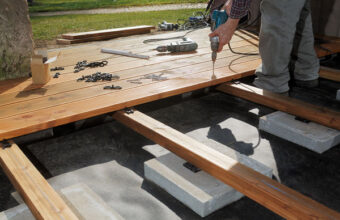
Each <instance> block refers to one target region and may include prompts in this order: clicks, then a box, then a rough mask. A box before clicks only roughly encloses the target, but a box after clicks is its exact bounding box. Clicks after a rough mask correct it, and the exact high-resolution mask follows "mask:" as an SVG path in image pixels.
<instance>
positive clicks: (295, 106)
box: [217, 83, 340, 130]
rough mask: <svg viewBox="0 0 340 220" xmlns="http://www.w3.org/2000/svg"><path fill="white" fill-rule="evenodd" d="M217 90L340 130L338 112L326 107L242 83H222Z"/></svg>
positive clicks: (339, 114) (339, 115) (339, 113)
mask: <svg viewBox="0 0 340 220" xmlns="http://www.w3.org/2000/svg"><path fill="white" fill-rule="evenodd" d="M217 90H219V91H221V92H225V93H228V94H230V95H234V96H237V97H240V98H243V99H246V100H249V101H251V102H255V103H258V104H261V105H265V106H268V107H270V108H273V109H276V110H279V111H283V112H287V113H289V114H292V115H296V116H299V117H302V118H304V119H308V120H310V121H313V122H316V123H319V124H322V125H325V126H327V127H330V128H335V129H338V130H340V112H337V111H333V110H331V109H328V108H324V107H320V106H316V105H312V104H309V103H306V102H303V101H300V100H297V99H294V98H291V97H286V96H283V95H280V94H276V93H273V92H269V91H266V90H263V89H259V88H256V87H254V86H250V85H246V84H243V83H238V84H232V83H224V84H222V85H220V86H218V87H217Z"/></svg>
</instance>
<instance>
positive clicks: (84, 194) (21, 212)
mask: <svg viewBox="0 0 340 220" xmlns="http://www.w3.org/2000/svg"><path fill="white" fill-rule="evenodd" d="M60 194H61V196H62V197H63V200H64V201H65V202H66V203H67V205H68V206H69V207H70V208H71V209H72V211H73V212H74V213H75V214H76V215H77V216H78V217H80V219H82V220H93V219H101V220H124V218H123V217H121V216H120V215H119V214H118V213H117V212H116V211H114V210H113V209H112V208H111V207H110V206H108V205H107V204H106V203H105V202H104V200H103V199H102V198H100V197H99V196H98V195H97V194H96V193H95V192H93V191H92V190H91V189H90V188H89V187H88V186H87V185H85V184H83V183H79V184H75V185H72V186H70V187H66V188H63V189H61V192H60ZM12 196H13V197H15V198H16V199H17V200H19V201H21V200H22V199H21V197H20V195H19V194H18V193H15V194H12ZM22 219H25V220H34V219H35V218H34V217H33V215H32V213H31V211H30V210H29V208H28V207H27V205H26V204H25V203H22V204H20V205H19V206H16V207H14V208H11V209H9V210H7V211H5V212H3V213H2V214H1V213H0V220H22Z"/></svg>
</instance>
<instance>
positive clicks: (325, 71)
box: [319, 67, 340, 82]
mask: <svg viewBox="0 0 340 220" xmlns="http://www.w3.org/2000/svg"><path fill="white" fill-rule="evenodd" d="M319 75H320V77H321V78H324V79H329V80H333V81H336V82H340V70H337V69H332V68H327V67H321V68H320V72H319Z"/></svg>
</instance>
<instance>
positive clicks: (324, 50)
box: [315, 42, 340, 57]
mask: <svg viewBox="0 0 340 220" xmlns="http://www.w3.org/2000/svg"><path fill="white" fill-rule="evenodd" d="M315 51H316V54H317V56H318V57H324V56H328V55H331V54H335V53H339V52H340V43H336V42H333V43H324V44H320V45H315Z"/></svg>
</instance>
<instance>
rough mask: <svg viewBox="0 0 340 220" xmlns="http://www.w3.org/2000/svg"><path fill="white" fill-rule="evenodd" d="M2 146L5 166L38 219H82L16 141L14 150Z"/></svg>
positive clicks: (0, 145) (12, 147)
mask: <svg viewBox="0 0 340 220" xmlns="http://www.w3.org/2000/svg"><path fill="white" fill-rule="evenodd" d="M2 147H3V146H2V144H1V143H0V164H1V167H2V168H3V170H4V171H5V173H6V175H7V176H8V177H9V179H10V181H11V182H12V184H13V185H14V187H15V188H16V190H17V191H18V192H19V193H20V195H21V196H22V198H23V199H24V201H25V203H26V204H27V206H28V207H29V209H30V210H31V212H32V214H33V215H34V217H35V218H37V219H44V220H58V219H60V220H66V219H67V220H73V219H74V220H75V219H78V218H77V216H76V215H75V214H74V213H73V212H72V211H71V209H70V208H69V207H68V206H67V205H66V203H65V202H64V201H63V200H62V199H61V197H60V196H59V195H58V194H57V193H56V192H55V191H54V189H53V188H52V187H51V186H50V185H49V183H48V182H47V181H46V180H45V178H44V177H43V176H42V175H41V174H40V173H39V171H38V170H37V169H36V168H35V167H34V166H33V164H32V163H31V162H30V161H29V160H28V159H27V157H26V156H25V155H24V154H23V152H22V151H21V150H20V149H19V147H18V146H17V145H16V144H14V143H13V142H12V146H11V147H9V148H5V149H3V148H2Z"/></svg>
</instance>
